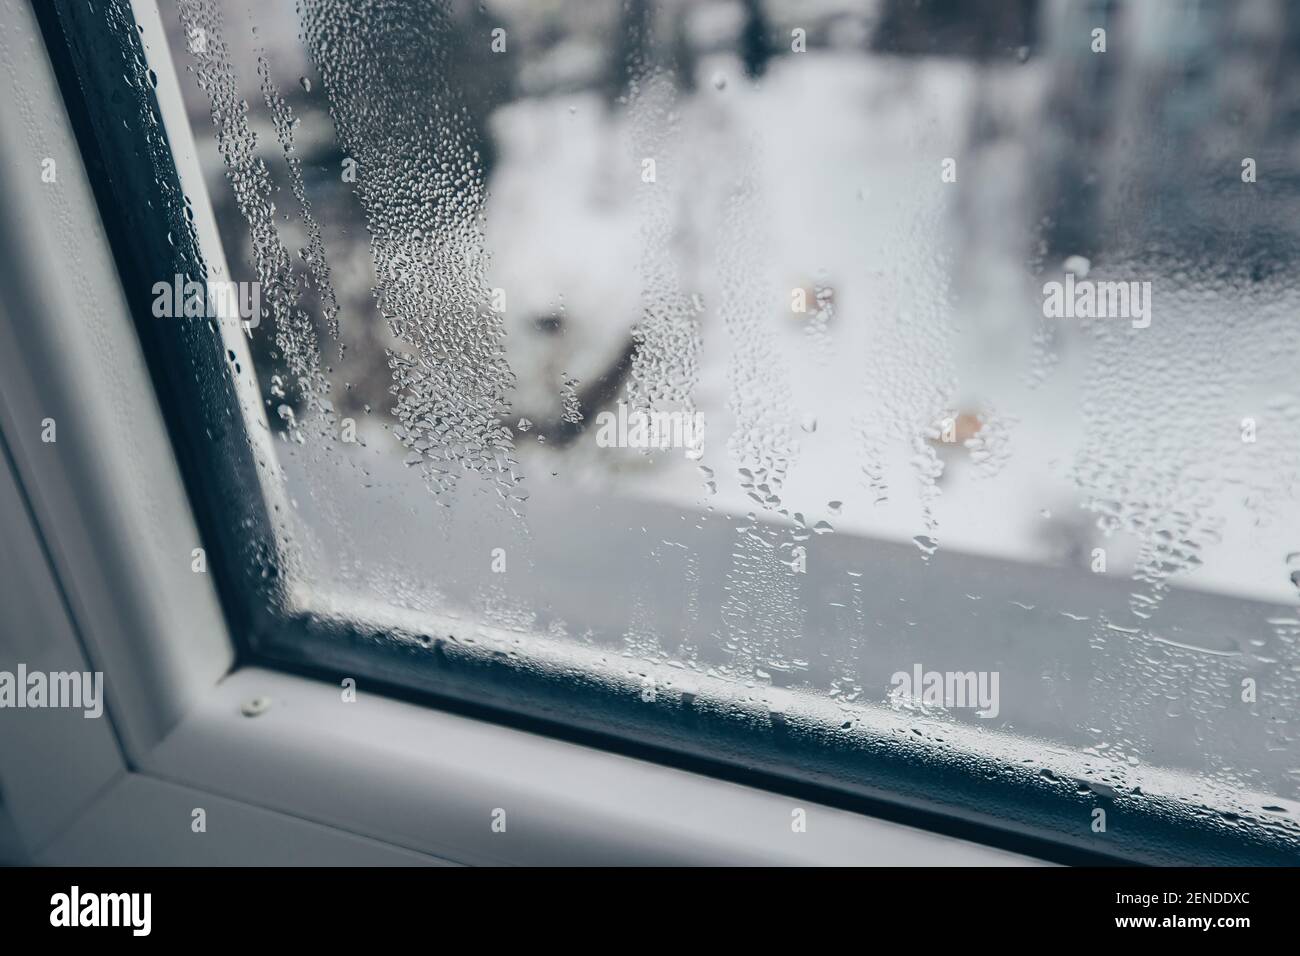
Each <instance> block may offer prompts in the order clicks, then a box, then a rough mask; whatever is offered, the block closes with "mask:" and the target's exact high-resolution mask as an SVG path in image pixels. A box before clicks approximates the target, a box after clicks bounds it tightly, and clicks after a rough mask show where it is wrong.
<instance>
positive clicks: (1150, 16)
mask: <svg viewBox="0 0 1300 956" xmlns="http://www.w3.org/2000/svg"><path fill="white" fill-rule="evenodd" d="M169 28H170V29H171V30H172V31H173V34H172V39H173V41H174V43H173V51H172V52H173V56H174V57H175V59H176V62H177V64H178V68H180V69H181V70H182V73H183V74H184V75H183V76H182V85H183V87H184V93H185V96H186V99H187V106H188V109H189V112H190V114H191V119H192V123H193V128H194V131H195V135H196V137H197V139H198V141H199V149H200V156H201V159H202V161H203V162H204V164H205V173H206V177H207V186H208V189H209V191H210V194H211V200H212V203H213V206H214V208H215V212H216V216H217V221H218V225H219V227H220V230H221V233H222V237H223V240H224V243H225V247H226V256H227V258H228V260H229V262H230V264H231V268H232V270H233V272H234V273H235V274H236V278H241V279H246V280H256V281H258V282H260V284H261V304H262V307H263V310H264V315H263V317H262V321H261V322H260V323H259V324H258V326H257V327H256V328H254V329H252V330H250V333H249V334H250V347H251V349H252V351H253V355H254V359H255V363H256V373H257V377H258V381H259V383H260V387H261V392H262V398H263V399H264V408H263V413H264V416H265V425H264V426H259V427H265V428H266V429H269V430H270V433H271V434H273V436H274V442H273V444H274V447H275V450H276V460H275V461H273V462H268V463H266V468H267V476H268V481H270V482H272V483H273V484H274V485H275V486H276V487H278V488H280V489H282V491H283V494H284V498H285V500H286V501H287V502H289V506H288V508H287V510H286V514H284V515H282V516H281V517H282V518H283V519H284V520H285V522H286V526H285V528H286V530H285V543H284V547H285V548H286V554H287V555H288V556H289V565H288V567H289V572H290V574H289V590H290V594H291V596H292V599H293V600H294V601H296V602H298V604H299V605H300V606H301V607H303V608H305V609H307V610H309V611H311V612H313V613H318V614H320V615H322V616H329V615H335V616H356V617H361V618H366V619H373V620H375V621H379V622H385V621H389V622H393V626H394V628H395V631H394V633H396V634H398V635H399V637H400V635H401V634H403V633H411V634H414V633H417V632H419V631H420V630H421V629H422V628H424V627H425V626H426V623H425V622H441V623H438V624H436V625H435V624H433V623H427V626H428V627H429V628H434V627H443V628H447V629H449V630H450V631H451V632H452V633H455V634H456V635H457V637H458V639H460V640H465V641H475V642H478V643H481V644H484V645H486V646H489V647H493V648H497V649H499V650H500V651H501V652H502V653H508V654H520V655H523V656H524V657H535V658H536V659H538V660H543V661H549V662H552V663H554V662H561V663H563V664H565V665H566V666H572V667H574V668H576V669H580V670H582V671H584V672H590V673H595V674H596V675H597V676H598V677H599V676H600V675H607V676H609V678H610V679H611V680H614V679H627V678H628V677H629V675H630V676H631V678H632V680H633V682H634V683H639V684H640V686H643V687H646V688H649V689H650V691H651V692H650V693H648V694H647V696H646V700H647V706H653V703H654V699H655V698H656V697H660V696H663V697H671V696H673V695H680V694H682V693H695V692H697V691H699V690H700V689H701V688H708V689H709V691H710V693H713V694H715V695H718V694H722V695H725V694H727V693H731V694H734V695H735V696H736V697H737V698H744V699H747V700H753V699H757V700H764V701H767V702H769V703H770V705H771V706H772V707H773V708H774V709H777V708H779V709H781V710H782V711H783V712H784V711H787V710H788V711H791V712H800V713H805V712H806V713H807V714H808V715H810V716H809V719H818V720H824V721H826V722H827V724H828V726H833V727H842V728H843V729H844V731H845V732H849V733H851V732H852V731H853V729H854V728H855V727H857V726H861V725H872V726H897V727H898V728H900V729H902V730H903V731H904V732H906V730H907V729H909V728H915V729H917V733H918V734H919V735H922V736H926V735H928V736H929V737H944V738H946V739H948V740H949V741H951V742H952V745H953V746H955V747H958V748H960V747H970V748H974V749H978V750H981V751H985V752H990V753H994V754H1005V755H1006V758H1007V760H1009V761H1012V762H1016V763H1019V762H1021V761H1022V760H1030V761H1032V760H1039V759H1045V758H1044V757H1043V755H1055V758H1056V759H1059V760H1069V761H1075V763H1074V766H1077V767H1078V768H1079V773H1080V774H1084V773H1086V774H1088V775H1089V776H1090V778H1092V779H1096V780H1099V781H1103V782H1104V783H1102V784H1099V785H1104V786H1112V787H1115V788H1128V789H1130V790H1131V789H1133V788H1136V787H1142V789H1143V790H1144V792H1152V791H1153V790H1155V791H1163V792H1171V793H1179V794H1191V793H1195V794H1199V795H1200V796H1199V797H1198V799H1203V800H1208V799H1211V798H1210V797H1208V796H1206V795H1207V794H1211V793H1215V794H1220V795H1224V796H1222V797H1221V799H1220V798H1218V797H1216V798H1214V799H1216V800H1218V801H1219V802H1220V803H1224V802H1229V801H1240V802H1241V803H1242V804H1243V805H1246V806H1248V808H1250V809H1254V810H1261V808H1263V807H1264V806H1268V807H1273V808H1274V810H1272V811H1269V812H1281V809H1280V806H1279V801H1294V800H1295V799H1296V798H1297V785H1298V784H1300V765H1298V764H1297V763H1296V760H1295V756H1294V754H1295V748H1294V737H1295V733H1296V729H1295V726H1294V722H1295V720H1296V705H1297V702H1298V701H1300V687H1298V686H1297V682H1298V681H1300V649H1298V648H1297V636H1298V635H1300V610H1298V605H1300V533H1298V532H1300V520H1298V519H1300V502H1298V501H1297V492H1298V490H1300V387H1298V386H1297V381H1298V378H1297V369H1298V368H1300V362H1298V360H1300V331H1298V330H1300V325H1298V324H1297V322H1296V309H1297V306H1298V305H1300V291H1298V286H1297V281H1296V278H1295V268H1294V264H1295V261H1296V252H1297V243H1298V241H1300V235H1298V233H1297V224H1300V117H1298V116H1297V113H1296V110H1295V107H1294V103H1295V102H1296V95H1295V94H1296V92H1297V90H1298V89H1300V68H1298V67H1297V65H1296V64H1297V62H1298V61H1297V57H1296V54H1297V52H1298V51H1300V8H1297V7H1296V6H1295V5H1293V4H1288V3H1285V2H1282V0H1258V2H1245V3H1239V4H1227V3H1225V4H1218V3H1195V2H1173V0H1169V2H1141V3H1137V2H1131V3H1061V2H1033V0H1025V2H1020V3H1004V2H999V3H992V2H989V3H970V4H948V3H939V2H931V3H921V4H917V3H913V2H902V0H899V2H875V3H859V2H848V0H844V2H840V0H824V2H817V3H796V2H788V3H783V2H759V0H749V2H739V0H735V2H721V0H719V2H712V0H707V2H689V3H688V2H684V0H661V2H650V0H627V2H612V0H606V2H595V0H566V2H559V0H556V2H548V3H537V2H526V0H491V2H486V3H482V4H479V3H468V2H439V3H435V2H431V0H426V2H410V0H400V2H399V0H391V2H368V3H360V2H352V0H299V2H298V3H297V5H296V9H295V6H294V5H290V4H263V3H240V2H229V3H215V2H210V0H181V2H180V3H179V16H177V17H175V18H174V20H173V21H172V22H170V23H169ZM196 38H201V39H202V41H203V42H202V43H201V44H198V45H197V46H196V42H195V41H196ZM200 47H201V48H200ZM446 622H451V623H450V624H448V623H446ZM932 675H937V683H936V681H935V680H934V679H932ZM967 678H969V680H967ZM935 686H937V687H938V688H939V690H938V693H937V697H936V696H935V694H934V693H931V692H930V691H928V690H927V688H930V689H931V690H932V689H933V688H934V687H935Z"/></svg>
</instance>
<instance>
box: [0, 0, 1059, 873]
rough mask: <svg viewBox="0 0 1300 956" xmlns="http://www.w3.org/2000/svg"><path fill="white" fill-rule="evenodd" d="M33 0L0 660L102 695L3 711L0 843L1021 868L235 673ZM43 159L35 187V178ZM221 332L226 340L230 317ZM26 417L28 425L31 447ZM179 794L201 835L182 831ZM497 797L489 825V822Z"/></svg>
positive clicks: (666, 775) (544, 745) (483, 729)
mask: <svg viewBox="0 0 1300 956" xmlns="http://www.w3.org/2000/svg"><path fill="white" fill-rule="evenodd" d="M30 2H31V0H0V24H3V26H4V29H3V31H0V60H2V61H3V67H4V69H5V71H6V73H7V76H8V77H9V78H10V80H11V84H12V88H11V90H10V95H8V96H6V97H3V98H0V124H2V125H3V128H4V129H5V130H6V136H5V137H3V138H0V191H2V192H3V195H5V197H6V200H5V203H6V205H5V209H4V210H3V214H2V216H0V226H2V228H0V254H3V255H4V256H6V257H7V259H8V268H9V270H10V271H9V275H11V276H13V277H16V280H17V281H14V282H12V283H7V284H5V285H4V286H3V287H0V436H2V438H3V441H2V442H0V520H2V521H3V523H4V529H5V535H4V540H3V542H0V572H4V577H3V579H0V594H3V595H4V597H5V602H6V607H5V609H4V620H3V622H0V667H6V666H7V663H8V662H10V661H18V660H22V661H25V662H28V663H30V664H32V665H33V666H36V665H37V664H39V666H41V667H43V668H45V669H48V670H54V669H59V670H97V671H102V672H103V673H104V675H105V685H106V696H107V708H106V714H105V716H104V717H103V718H101V719H99V720H87V719H84V718H83V717H82V716H81V713H80V712H78V711H55V710H42V711H28V712H25V713H22V712H17V711H5V712H0V721H3V722H4V724H3V726H4V732H3V733H0V785H2V786H3V803H2V804H0V823H7V826H0V857H8V860H7V861H8V862H37V863H49V864H100V865H146V864H164V865H178V864H206V865H226V864H276V863H279V864H362V865H383V864H394V865H407V864H438V863H469V864H597V863H601V864H760V863H767V864H890V865H909V864H920V865H926V864H928V865H934V864H950V865H955V864H978V865H1002V864H1026V863H1036V862H1038V861H1035V860H1032V859H1030V858H1028V857H1024V856H1021V855H1018V854H1014V853H1010V852H1006V851H1003V850H999V849H993V848H989V847H984V846H981V845H978V844H974V843H970V842H967V841H964V840H960V839H957V838H954V837H950V836H944V835H938V834H934V833H930V832H926V831H924V830H920V829H917V828H914V827H910V826H906V825H903V824H899V823H895V822H890V821H884V820H880V819H875V818H871V817H868V816H864V815H861V814H856V813H852V812H849V811H846V810H841V809H836V808H832V807H829V806H823V805H819V804H815V803H811V802H809V801H806V800H798V799H795V798H792V797H789V796H785V795H781V794H777V793H772V792H768V791H764V790H760V789H756V788H753V787H748V786H743V785H740V784H737V783H732V782H726V781H722V780H718V779H714V778H712V777H707V776H703V775H700V774H696V773H692V772H688V771H684V770H680V769H674V768H670V767H666V766H662V765H659V764H656V763H651V762H648V761H644V760H639V759H635V758H632V757H628V756H622V755H617V754H613V753H608V752H605V751H602V750H598V749H594V748H591V747H586V746H582V745H578V744H574V743H569V742H564V741H560V740H556V739H552V738H549V737H545V736H542V735H539V734H535V733H529V732H526V731H522V730H518V729H513V728H509V727H504V726H500V725H497V724H493V723H488V722H484V721H478V720H474V719H471V718H467V717H464V716H457V715H453V714H448V713H443V712H439V711H436V710H433V709H430V708H426V707H423V706H419V705H417V704H414V703H409V702H403V701H398V700H391V699H386V698H384V697H382V696H380V695H379V694H377V693H371V692H369V691H368V690H367V688H366V687H365V684H364V682H363V683H362V686H360V687H359V688H358V695H357V700H356V702H355V703H344V702H343V699H342V694H341V692H340V688H338V687H335V686H333V685H332V684H328V683H324V682H321V681H314V680H310V679H307V678H303V677H298V676H294V675H290V674H286V673H281V672H277V671H272V670H267V669H263V668H257V667H237V666H236V653H235V644H234V641H233V640H232V635H231V634H230V633H229V631H228V628H227V626H226V622H225V621H224V619H223V616H222V614H221V610H220V606H219V603H218V601H217V596H216V593H215V589H214V587H213V584H212V581H211V579H210V577H209V575H208V574H206V573H196V572H195V571H193V570H192V557H191V555H192V551H193V549H194V548H195V547H198V546H199V536H198V532H197V530H196V525H195V520H194V517H193V513H192V511H191V509H190V504H189V501H188V499H187V496H186V490H185V487H184V484H183V482H182V479H181V476H180V472H179V469H178V467H177V463H176V460H175V457H174V455H173V452H172V448H171V445H170V443H169V440H168V437H167V433H166V430H165V427H164V423H163V418H162V414H161V410H160V408H159V406H158V400H157V396H156V395H155V393H154V391H153V388H152V386H151V383H150V378H149V375H148V373H147V369H146V367H145V362H144V357H143V355H142V354H141V349H140V345H139V341H138V339H137V337H136V333H135V330H134V327H133V323H132V321H131V317H130V315H129V314H128V312H127V306H126V300H125V298H124V296H123V293H122V289H121V287H120V281H119V278H118V274H117V271H116V269H115V266H114V260H113V257H112V254H111V251H110V249H109V248H108V243H107V239H106V236H105V233H104V229H103V227H102V224H101V222H100V220H99V214H98V211H97V208H96V204H95V200H94V196H93V194H92V191H91V187H90V184H89V182H88V179H87V176H86V172H85V169H84V167H83V166H82V163H81V158H80V153H79V150H78V146H77V142H76V140H75V138H74V135H73V132H72V129H71V125H70V122H69V119H68V116H67V113H66V111H65V109H64V105H63V101H62V98H61V96H60V92H59V88H58V84H57V82H56V79H55V76H54V72H53V69H52V67H51V64H50V61H49V58H48V55H47V53H46V50H45V47H44V43H43V40H42V38H41V33H40V30H39V28H38V25H37V22H36V19H35V17H34V14H33V11H32V7H31V5H30ZM34 2H40V0H34ZM134 8H135V12H136V19H137V22H138V23H139V24H140V26H141V38H142V41H143V44H144V46H145V48H146V50H147V51H148V53H149V56H150V58H151V60H152V61H153V62H154V64H155V70H156V73H157V75H158V88H157V97H158V101H159V103H160V106H161V108H162V112H163V115H164V118H165V119H166V120H168V121H169V122H168V130H167V131H168V135H169V138H170V140H171V143H172V145H173V149H174V153H175V159H176V165H177V168H178V171H179V173H180V176H181V179H182V182H183V184H184V186H185V191H186V193H187V195H189V196H190V197H191V199H192V200H193V202H194V205H195V208H196V210H197V217H196V218H197V224H198V229H199V231H200V235H201V238H202V240H203V242H204V245H205V249H207V250H217V249H219V248H220V244H219V241H218V239H217V236H216V231H215V226H214V224H213V222H212V218H211V215H210V213H209V214H205V210H207V209H208V206H207V200H206V194H205V191H204V188H203V183H202V178H201V176H200V174H199V170H198V164H197V158H196V156H195V152H194V144H193V141H192V138H191V136H190V133H189V130H188V126H187V124H186V123H185V121H184V113H183V110H181V108H180V91H179V89H178V87H177V79H176V76H175V73H174V71H172V70H171V69H170V58H169V55H168V52H167V44H166V42H165V37H164V35H163V28H162V24H161V22H160V20H159V15H158V10H157V7H156V5H155V4H154V3H153V2H152V0H135V2H134ZM173 120H174V122H172V121H173ZM46 159H53V160H54V161H55V167H56V169H57V178H56V181H55V183H52V184H49V183H42V181H41V176H40V172H41V169H42V162H43V161H44V160H46ZM229 344H230V345H231V347H232V348H233V349H237V350H242V349H243V348H244V345H243V342H242V340H241V339H240V338H239V336H238V335H237V334H235V335H233V336H231V338H230V342H229ZM241 355H242V358H243V359H244V361H243V362H242V364H243V366H244V367H245V368H251V365H252V363H251V362H250V361H248V359H247V355H246V354H244V353H241ZM47 418H53V419H54V420H55V422H56V428H57V433H56V434H57V440H56V441H55V442H53V443H47V442H44V441H42V440H41V431H42V422H43V421H44V420H45V419H47ZM254 700H259V701H261V702H262V703H260V704H259V705H257V706H249V705H250V702H252V701H254ZM266 702H269V703H266ZM19 713H22V716H21V717H17V716H15V715H16V714H19ZM250 713H252V714H254V716H249V714H250ZM200 808H201V809H203V810H204V814H205V818H206V831H205V832H202V833H196V832H194V830H193V828H192V826H191V822H192V819H193V813H194V811H195V810H196V809H200ZM498 811H504V818H505V821H506V826H505V828H504V832H502V831H501V828H500V827H499V826H498V827H495V828H494V827H493V825H492V824H493V822H494V820H499V819H500V814H499V813H498ZM797 811H802V814H801V815H800V816H801V817H802V819H803V820H804V821H806V827H804V828H803V829H802V830H799V829H798V828H796V827H794V826H792V822H793V820H794V819H795V817H796V815H798V814H797ZM4 861H5V860H3V859H0V862H4Z"/></svg>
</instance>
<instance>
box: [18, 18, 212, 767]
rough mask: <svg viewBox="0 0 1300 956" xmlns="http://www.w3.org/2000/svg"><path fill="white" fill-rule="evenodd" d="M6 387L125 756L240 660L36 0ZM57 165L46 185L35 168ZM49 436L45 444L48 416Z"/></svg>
mask: <svg viewBox="0 0 1300 956" xmlns="http://www.w3.org/2000/svg"><path fill="white" fill-rule="evenodd" d="M0 23H3V24H4V29H3V30H2V31H0V69H2V70H3V71H4V75H5V79H6V86H7V89H6V95H5V96H3V97H0V128H3V129H4V130H5V135H4V136H3V137H0V194H2V195H4V197H5V206H6V208H5V216H6V218H7V220H8V222H9V225H10V227H11V228H9V229H8V231H7V234H6V235H7V241H6V242H4V245H3V248H0V255H2V256H3V257H4V263H5V269H4V274H5V281H4V283H3V288H2V289H0V295H3V297H4V301H5V310H4V315H3V319H2V320H0V396H3V406H4V409H5V420H4V422H3V423H2V424H3V427H4V430H5V437H6V440H7V442H8V445H9V448H10V450H11V453H12V455H13V458H14V464H15V467H16V470H17V473H18V477H19V480H20V482H21V484H22V486H23V488H24V489H25V491H26V493H27V495H28V497H29V498H30V500H31V504H32V510H33V512H34V514H35V516H36V519H37V522H38V524H39V527H40V531H41V534H42V537H43V538H44V540H45V542H46V545H47V547H48V549H49V552H50V554H51V557H52V560H53V563H54V566H55V568H56V571H57V573H58V577H59V579H60V581H62V582H63V586H64V588H65V591H66V593H67V597H68V604H69V606H70V608H71V611H72V615H73V618H74V620H75V623H76V627H77V629H78V631H79V633H80V635H81V637H82V639H83V640H84V642H85V650H86V653H87V655H88V656H89V658H90V663H91V665H92V666H93V667H95V668H96V669H100V670H103V671H105V672H106V675H107V676H106V683H107V689H108V690H107V693H108V700H109V709H110V712H111V713H112V715H113V717H114V721H115V725H116V727H117V730H118V733H119V735H120V737H121V742H122V744H123V746H124V747H125V749H126V751H127V754H128V756H131V757H135V756H138V755H140V754H143V753H144V752H145V751H147V750H148V749H149V747H151V746H152V745H153V744H154V743H156V742H157V741H158V740H159V739H160V738H161V737H162V736H163V735H164V734H165V733H166V732H167V730H168V729H170V728H171V727H172V726H174V725H175V724H176V722H177V721H178V720H179V719H180V717H181V715H182V714H183V713H184V712H185V710H186V708H187V706H188V701H189V700H190V699H191V698H192V697H193V696H194V695H196V694H199V693H202V692H204V691H206V690H207V689H209V688H210V687H211V686H212V685H213V684H214V683H215V682H216V681H217V680H218V679H219V678H220V676H221V675H222V674H224V673H225V672H227V671H228V670H229V669H230V667H231V666H232V662H233V653H234V652H233V647H232V644H231V642H230V639H229V635H228V634H227V632H226V627H225V622H224V620H223V618H222V615H221V612H220V608H219V606H218V603H217V597H216V593H215V590H214V588H213V585H212V581H211V580H210V578H209V577H208V575H206V574H196V573H194V572H193V571H192V570H191V560H192V559H191V551H192V549H193V548H195V547H198V546H199V544H200V542H199V539H198V532H197V530H196V528H195V524H194V520H193V515H192V513H191V511H190V506H189V502H188V500H187V498H186V494H185V489H184V487H183V485H182V483H181V480H180V475H179V472H178V469H177V466H176V462H175V458H174V456H173V454H172V449H171V445H170V443H169V440H168V437H167V434H166V430H165V427H164V424H163V420H162V415H161V411H160V409H159V407H158V400H157V397H156V395H155V394H154V391H153V388H152V384H151V381H150V377H149V374H148V370H147V368H146V367H145V363H144V358H143V355H142V353H141V349H140V345H139V341H138V339H137V338H136V333H135V330H134V328H133V326H132V322H131V318H130V316H129V315H128V313H127V306H126V302H125V300H124V298H123V294H122V289H121V285H120V281H119V278H118V273H117V270H116V268H115V265H114V262H113V259H112V255H111V253H110V251H109V247H108V243H107V240H106V237H105V234H104V230H103V228H102V225H101V223H100V220H99V216H98V211H97V209H96V205H95V202H94V197H93V194H92V192H91V188H90V184H89V182H88V180H87V177H86V173H85V168H84V166H83V164H82V162H81V157H80V153H79V151H78V146H77V143H76V141H75V139H74V136H73V133H72V129H71V126H70V123H69V120H68V116H67V113H66V110H65V109H64V105H63V100H62V97H61V94H60V91H59V88H58V85H57V82H56V80H55V77H54V74H53V70H52V68H51V66H50V61H49V57H48V55H47V53H46V50H45V45H44V41H43V39H42V37H41V34H40V31H39V29H38V26H37V23H36V19H35V16H34V14H33V12H32V8H31V7H30V5H29V3H28V2H27V0H0ZM47 159H48V160H52V161H53V163H54V166H53V169H54V171H55V179H54V181H53V182H44V181H43V180H42V171H43V170H44V169H48V168H50V167H49V165H48V164H47V163H45V161H46V160H47ZM46 419H52V420H53V421H54V423H55V429H56V431H55V436H56V441H54V442H52V443H47V442H44V441H43V440H42V431H43V422H45V420H46Z"/></svg>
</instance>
